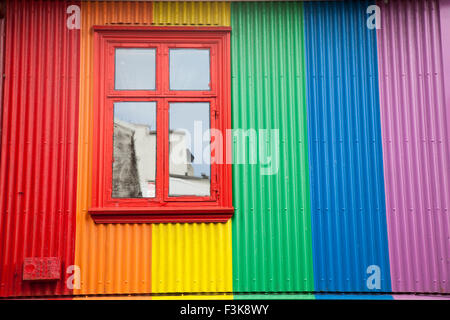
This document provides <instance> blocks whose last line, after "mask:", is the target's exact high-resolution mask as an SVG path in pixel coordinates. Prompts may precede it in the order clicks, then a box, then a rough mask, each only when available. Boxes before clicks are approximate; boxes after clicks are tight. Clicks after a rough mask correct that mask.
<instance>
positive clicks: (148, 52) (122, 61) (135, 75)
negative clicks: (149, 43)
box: [115, 48, 156, 90]
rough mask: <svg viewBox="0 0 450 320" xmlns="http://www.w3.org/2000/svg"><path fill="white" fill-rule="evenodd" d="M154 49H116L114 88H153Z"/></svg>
mask: <svg viewBox="0 0 450 320" xmlns="http://www.w3.org/2000/svg"><path fill="white" fill-rule="evenodd" d="M155 54H156V49H136V48H131V49H122V48H121V49H116V70H115V88H116V90H154V89H155Z"/></svg>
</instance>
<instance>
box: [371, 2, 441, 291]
mask: <svg viewBox="0 0 450 320" xmlns="http://www.w3.org/2000/svg"><path fill="white" fill-rule="evenodd" d="M378 5H379V6H380V7H381V23H382V25H381V29H380V30H379V31H378V42H379V46H378V52H379V59H380V63H379V74H380V97H381V123H382V135H383V151H384V154H383V155H384V169H385V170H384V176H385V184H386V207H387V218H388V227H389V229H388V232H389V249H390V255H391V277H392V289H393V291H395V292H440V293H449V292H450V279H449V275H450V226H449V224H450V219H449V212H448V211H449V206H450V142H449V128H450V127H449V125H450V121H449V120H450V116H449V114H450V111H449V110H450V109H449V108H450V104H446V103H445V96H444V82H443V79H444V77H445V73H444V69H443V60H446V61H448V59H450V56H448V55H447V56H442V48H441V40H442V43H445V42H447V45H448V40H449V39H448V37H447V38H443V39H441V32H444V33H446V34H447V35H448V30H445V29H442V28H441V27H440V17H439V10H438V9H439V8H438V2H437V1H389V3H388V4H385V3H384V2H383V1H380V2H379V3H378ZM447 25H448V24H447ZM447 52H448V51H447ZM445 94H448V92H446V93H445Z"/></svg>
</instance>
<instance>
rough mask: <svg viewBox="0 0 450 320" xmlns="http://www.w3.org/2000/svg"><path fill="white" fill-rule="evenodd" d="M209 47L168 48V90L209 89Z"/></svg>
mask: <svg viewBox="0 0 450 320" xmlns="http://www.w3.org/2000/svg"><path fill="white" fill-rule="evenodd" d="M209 82H210V74H209V49H170V90H210V84H209Z"/></svg>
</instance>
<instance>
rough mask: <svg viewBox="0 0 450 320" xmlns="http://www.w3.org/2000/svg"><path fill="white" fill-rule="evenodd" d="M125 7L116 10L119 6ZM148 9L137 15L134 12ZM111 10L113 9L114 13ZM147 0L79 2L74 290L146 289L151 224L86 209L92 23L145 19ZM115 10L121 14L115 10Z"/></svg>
mask: <svg viewBox="0 0 450 320" xmlns="http://www.w3.org/2000/svg"><path fill="white" fill-rule="evenodd" d="M124 7H125V8H128V10H119V9H121V8H124ZM141 11H144V12H147V14H145V15H140V14H139V12H141ZM114 12H115V13H116V14H113V13H114ZM151 12H152V8H151V7H149V6H148V3H145V2H139V3H128V2H106V1H98V2H90V1H89V2H88V1H83V2H82V3H81V20H82V21H81V66H80V123H79V146H80V147H79V152H78V163H79V165H78V188H77V232H76V250H75V263H76V264H77V265H78V266H79V267H80V269H81V288H80V289H76V290H74V293H75V294H108V293H116V294H123V293H149V292H150V291H151V284H150V281H151V275H150V272H151V246H152V244H151V239H152V233H151V229H152V227H151V225H150V224H106V225H103V224H99V225H97V224H95V223H94V221H93V220H92V217H91V216H90V215H89V213H88V209H89V207H90V204H91V188H92V181H91V178H92V145H93V140H92V139H93V136H92V134H93V133H92V121H93V108H95V106H94V103H93V69H94V66H93V53H94V48H93V44H94V41H93V40H94V32H93V29H92V26H94V25H106V24H112V23H120V24H132V25H141V24H142V25H149V24H151V22H152V15H151V14H149V13H151ZM119 13H120V14H119Z"/></svg>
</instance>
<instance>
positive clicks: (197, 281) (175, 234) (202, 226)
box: [152, 221, 232, 294]
mask: <svg viewBox="0 0 450 320" xmlns="http://www.w3.org/2000/svg"><path fill="white" fill-rule="evenodd" d="M231 259H232V252H231V221H228V222H227V223H191V224H156V225H154V227H153V233H152V261H153V263H152V292H153V293H190V292H195V293H205V294H207V293H214V292H223V293H226V292H231V291H232V269H231V268H232V264H231Z"/></svg>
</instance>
